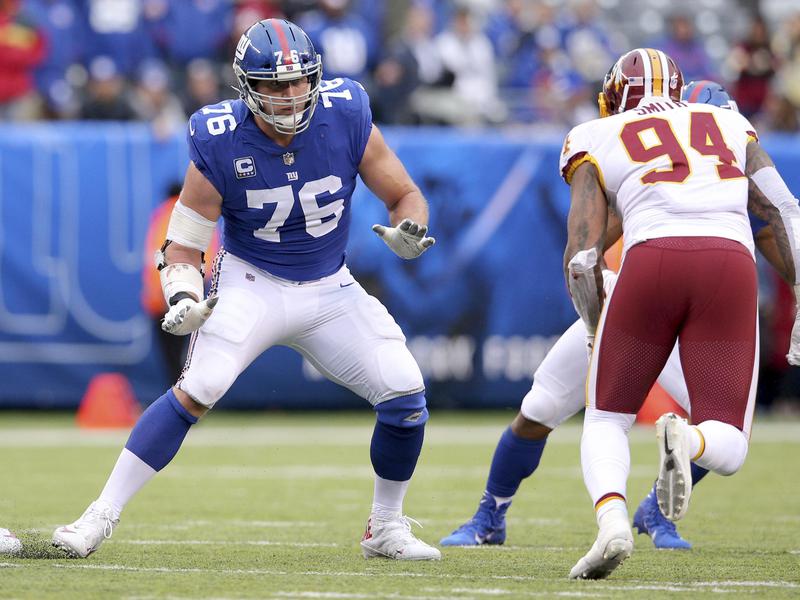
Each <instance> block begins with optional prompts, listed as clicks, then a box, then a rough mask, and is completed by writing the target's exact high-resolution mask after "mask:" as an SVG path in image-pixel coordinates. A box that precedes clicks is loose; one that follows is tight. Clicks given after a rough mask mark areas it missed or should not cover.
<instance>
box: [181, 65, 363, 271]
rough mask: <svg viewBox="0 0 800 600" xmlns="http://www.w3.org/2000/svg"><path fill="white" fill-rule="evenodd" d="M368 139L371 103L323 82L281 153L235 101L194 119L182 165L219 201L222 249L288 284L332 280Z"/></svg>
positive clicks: (352, 89) (354, 87)
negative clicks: (191, 167) (186, 162)
mask: <svg viewBox="0 0 800 600" xmlns="http://www.w3.org/2000/svg"><path fill="white" fill-rule="evenodd" d="M371 131H372V113H371V111H370V108H369V98H368V97H367V94H366V92H365V91H364V89H363V88H362V87H361V86H360V85H359V84H358V83H356V82H354V81H351V80H349V79H333V80H330V81H323V82H322V84H321V85H320V94H319V100H318V106H317V109H316V111H315V113H314V117H313V118H312V120H311V125H310V126H309V128H308V129H306V130H305V131H303V132H301V133H299V134H297V135H295V136H294V138H293V139H292V141H291V143H290V144H289V146H287V147H285V148H284V147H282V146H279V145H278V144H276V143H275V142H273V141H272V140H271V139H270V138H269V137H267V136H266V135H265V134H264V133H263V132H262V131H261V130H260V129H259V128H258V125H257V124H256V122H255V118H254V117H253V114H252V113H251V112H250V110H249V109H248V108H247V106H246V105H245V103H244V102H243V101H241V100H232V101H231V100H228V101H225V102H220V103H219V104H215V105H213V106H206V107H204V108H202V109H200V110H199V111H197V112H196V113H195V114H193V115H192V116H191V118H190V120H189V133H188V138H187V139H188V142H189V157H190V158H191V160H192V162H193V163H194V164H195V166H196V167H197V168H198V169H199V170H200V172H201V173H203V175H205V177H206V178H207V179H208V180H209V181H210V182H211V183H212V184H213V186H214V187H215V188H216V189H217V191H218V192H219V193H220V195H221V196H222V217H223V218H224V220H225V226H224V235H223V240H224V241H223V245H224V247H225V249H226V250H227V251H228V252H230V253H232V254H234V255H236V256H238V257H239V258H241V259H243V260H246V261H248V262H250V263H252V264H253V265H255V266H256V267H258V268H260V269H263V270H265V271H267V272H268V273H272V274H273V275H276V276H277V277H281V278H283V279H289V280H291V281H310V280H313V279H319V278H321V277H325V276H327V275H330V274H332V273H335V272H336V271H337V270H338V269H339V268H340V267H341V266H342V264H344V255H345V247H346V246H347V235H348V231H349V227H350V198H351V196H352V195H353V190H354V189H355V186H356V176H357V175H358V165H359V164H360V163H361V157H362V156H363V154H364V149H365V148H366V146H367V140H368V139H369V135H370V132H371Z"/></svg>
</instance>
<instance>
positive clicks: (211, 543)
mask: <svg viewBox="0 0 800 600" xmlns="http://www.w3.org/2000/svg"><path fill="white" fill-rule="evenodd" d="M114 543H115V544H133V545H136V546H290V547H293V548H338V547H340V546H341V544H336V543H332V542H331V543H324V542H319V543H316V542H276V541H273V540H241V541H238V540H237V541H230V540H125V539H120V540H114Z"/></svg>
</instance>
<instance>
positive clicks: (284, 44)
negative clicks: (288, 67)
mask: <svg viewBox="0 0 800 600" xmlns="http://www.w3.org/2000/svg"><path fill="white" fill-rule="evenodd" d="M269 24H270V25H272V28H273V29H274V30H275V33H277V34H278V42H280V45H281V50H283V62H285V63H289V62H292V59H291V57H290V50H289V40H288V39H286V32H285V31H284V30H283V26H282V25H281V24H280V20H279V19H270V20H269Z"/></svg>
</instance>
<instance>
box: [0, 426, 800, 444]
mask: <svg viewBox="0 0 800 600" xmlns="http://www.w3.org/2000/svg"><path fill="white" fill-rule="evenodd" d="M503 429H504V425H501V424H494V425H480V424H464V425H431V426H430V427H428V428H427V430H426V432H425V445H426V447H430V446H439V445H447V446H451V445H469V446H473V445H476V444H495V443H496V442H497V440H498V439H499V438H500V435H501V434H502V433H503ZM581 430H582V426H581V424H580V423H569V424H567V425H563V426H561V427H559V428H558V429H556V431H554V432H553V434H551V435H550V438H549V440H548V445H553V444H576V445H577V444H578V442H579V440H580V436H581ZM371 435H372V427H371V425H369V424H368V423H365V424H364V425H363V426H362V425H344V424H343V425H333V426H326V427H321V426H317V425H310V426H308V427H305V426H301V425H294V424H292V425H286V424H285V423H284V424H281V423H276V424H275V425H262V424H257V425H253V426H240V427H228V426H220V427H214V426H208V427H204V426H199V427H197V428H196V429H195V430H194V431H192V432H191V434H190V435H189V437H188V438H187V439H186V443H185V446H187V447H192V446H195V447H209V446H211V447H216V446H218V447H287V446H324V445H335V446H362V445H365V444H369V440H370V436H371ZM127 437H128V431H126V430H122V431H84V430H80V429H77V428H75V427H72V426H69V427H63V428H46V429H40V428H34V427H23V428H14V429H5V428H0V447H16V448H49V447H58V446H71V447H76V446H77V447H80V446H85V447H108V446H111V447H118V446H122V444H124V442H125V440H126V439H127ZM630 439H631V441H632V442H633V443H647V442H652V443H653V444H655V433H654V430H653V428H652V427H640V426H637V427H634V428H633V430H632V431H631V434H630ZM753 443H755V444H785V443H795V444H800V423H798V422H788V423H774V422H768V423H758V422H756V424H755V425H754V427H753Z"/></svg>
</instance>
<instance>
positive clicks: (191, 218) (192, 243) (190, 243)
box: [167, 200, 217, 252]
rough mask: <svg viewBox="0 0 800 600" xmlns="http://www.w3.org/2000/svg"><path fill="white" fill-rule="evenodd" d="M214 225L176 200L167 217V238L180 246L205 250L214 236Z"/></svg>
mask: <svg viewBox="0 0 800 600" xmlns="http://www.w3.org/2000/svg"><path fill="white" fill-rule="evenodd" d="M216 226H217V224H216V223H215V222H214V221H209V220H208V219H206V218H205V217H204V216H203V215H201V214H200V213H199V212H197V211H196V210H192V209H191V208H189V207H188V206H186V205H185V204H183V203H182V202H181V201H180V200H178V201H177V202H176V203H175V208H173V209H172V216H171V217H170V219H169V227H168V228H167V239H168V240H170V241H172V242H175V243H176V244H180V245H181V246H186V247H187V248H194V249H195V250H199V251H200V252H205V251H206V249H207V248H208V245H209V244H210V243H211V238H212V237H213V236H214V228H215V227H216Z"/></svg>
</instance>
